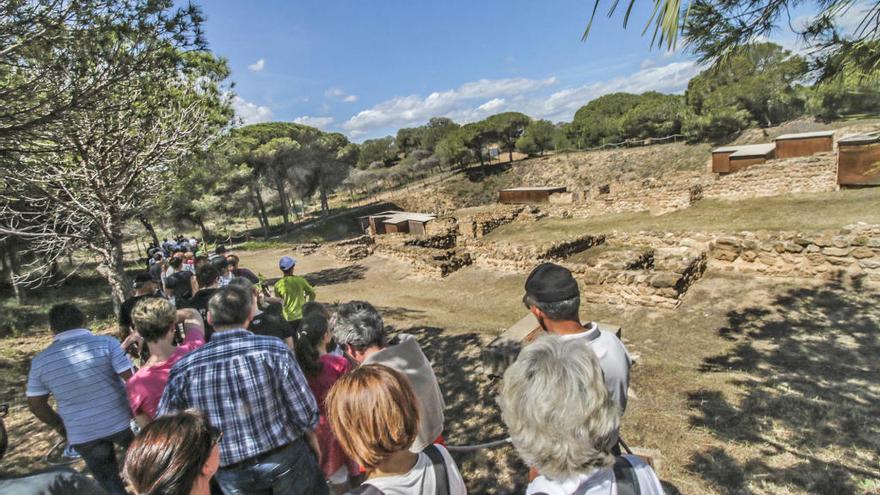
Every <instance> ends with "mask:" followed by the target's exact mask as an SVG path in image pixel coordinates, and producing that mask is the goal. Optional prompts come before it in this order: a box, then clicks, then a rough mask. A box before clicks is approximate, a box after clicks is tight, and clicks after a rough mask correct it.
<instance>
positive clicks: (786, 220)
mask: <svg viewBox="0 0 880 495" xmlns="http://www.w3.org/2000/svg"><path fill="white" fill-rule="evenodd" d="M856 222H865V223H870V224H878V223H880V189H877V188H866V189H848V190H842V191H837V192H828V193H816V194H798V195H791V196H777V197H773V198H755V199H748V200H743V201H721V200H702V201H699V202H697V203H696V204H695V205H694V206H692V207H690V208H687V209H684V210H679V211H674V212H672V213H667V214H665V215H660V216H652V215H651V214H650V213H648V212H638V213H620V214H615V215H603V216H599V217H591V218H577V219H558V218H552V219H545V220H541V221H538V222H534V223H512V224H508V225H504V226H502V227H500V228H498V229H497V230H495V231H493V232H492V233H490V234H489V235H488V236H486V240H490V241H495V242H511V243H521V242H524V243H529V242H535V241H540V242H551V241H554V240H558V239H564V238H568V237H571V236H574V235H579V234H585V233H596V234H601V233H605V232H612V231H618V232H639V231H657V232H689V231H690V232H694V231H700V232H707V231H711V232H737V231H742V230H759V229H763V230H786V231H800V232H816V231H820V230H826V229H838V228H841V227H843V226H845V225H849V224H853V223H856Z"/></svg>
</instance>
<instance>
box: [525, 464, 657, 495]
mask: <svg viewBox="0 0 880 495" xmlns="http://www.w3.org/2000/svg"><path fill="white" fill-rule="evenodd" d="M624 457H626V460H627V461H629V463H630V465H631V466H632V468H633V471H634V473H635V476H636V480H637V481H638V483H639V491H640V493H642V495H663V486H662V485H661V484H660V480H659V479H657V474H655V473H654V470H653V469H651V466H649V465H647V464H646V463H645V461H643V460H641V459H640V458H639V457H637V456H634V455H625V456H624ZM533 493H543V494H546V495H600V494H601V495H605V494H607V493H617V481H616V480H615V478H614V470H613V469H612V468H610V467H609V468H605V469H597V470H594V471H592V472H591V473H589V474H582V475H579V476H575V477H572V478H569V479H565V480H552V479H549V478H547V477H546V476H538V477H537V478H535V479H534V481H532V482H531V483H529V486H528V488H526V494H527V495H531V494H533Z"/></svg>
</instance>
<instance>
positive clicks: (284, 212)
mask: <svg viewBox="0 0 880 495" xmlns="http://www.w3.org/2000/svg"><path fill="white" fill-rule="evenodd" d="M275 190H276V191H278V201H280V202H281V217H282V218H283V219H284V232H287V231H288V230H290V211H289V210H290V206H289V203H288V202H287V191H286V190H285V188H284V182H283V181H282V180H280V179H275Z"/></svg>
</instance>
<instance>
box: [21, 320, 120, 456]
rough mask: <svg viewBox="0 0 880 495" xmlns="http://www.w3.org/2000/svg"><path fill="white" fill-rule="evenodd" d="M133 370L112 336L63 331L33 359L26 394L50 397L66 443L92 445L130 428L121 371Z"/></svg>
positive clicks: (88, 332)
mask: <svg viewBox="0 0 880 495" xmlns="http://www.w3.org/2000/svg"><path fill="white" fill-rule="evenodd" d="M131 368H132V365H131V361H130V360H129V359H128V356H126V355H125V352H124V351H123V350H122V346H120V345H119V341H118V340H116V339H114V338H113V337H108V336H105V335H94V334H92V332H90V331H89V330H87V329H84V328H79V329H74V330H67V331H65V332H61V333H59V334H57V335H55V339H54V340H53V341H52V343H51V344H50V345H49V347H47V348H46V349H45V350H44V351H43V352H41V353H39V354H37V356H36V357H34V359H33V361H32V362H31V370H30V373H29V374H28V384H27V392H26V393H27V396H28V397H41V396H45V395H52V396H54V397H55V401H56V402H57V403H58V414H59V415H60V416H61V420H62V421H63V422H64V429H65V430H66V431H67V440H68V442H70V444H71V445H78V444H82V443H86V442H91V441H92V440H98V439H100V438H104V437H108V436H110V435H113V434H115V433H119V432H120V431H123V430H125V429H126V428H128V425H129V421H131V414H130V412H129V408H128V399H127V397H126V395H125V385H124V384H123V382H122V379H121V378H120V377H119V373H123V372H125V371H128V370H130V369H131Z"/></svg>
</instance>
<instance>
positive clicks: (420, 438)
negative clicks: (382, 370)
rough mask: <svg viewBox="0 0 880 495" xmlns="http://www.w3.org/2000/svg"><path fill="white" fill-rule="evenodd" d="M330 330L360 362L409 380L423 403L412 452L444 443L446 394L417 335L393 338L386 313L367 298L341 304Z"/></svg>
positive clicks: (417, 398)
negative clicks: (387, 330)
mask: <svg viewBox="0 0 880 495" xmlns="http://www.w3.org/2000/svg"><path fill="white" fill-rule="evenodd" d="M330 329H331V330H332V331H333V338H334V339H336V343H337V344H339V345H340V346H342V348H343V349H344V350H345V352H346V353H348V355H349V356H351V357H352V358H353V359H354V360H355V361H357V362H358V363H360V364H384V365H385V366H388V367H389V368H393V369H395V370H397V371H399V372H401V373H403V375H404V376H406V377H407V378H408V379H409V382H410V385H412V388H413V391H414V392H415V394H416V400H417V401H418V403H419V434H418V435H417V436H416V439H415V441H414V442H413V444H412V446H411V447H410V451H411V452H415V453H418V452H421V451H423V450H425V448H426V447H428V446H429V445H431V444H433V443H435V442H436V441H441V442H442V437H441V435H442V434H443V408H444V407H445V404H444V402H443V394H441V393H440V385H439V384H438V383H437V377H436V376H435V375H434V370H433V368H431V363H430V361H428V358H427V357H426V356H425V354H424V353H423V352H422V348H421V347H419V343H418V341H417V340H416V338H415V337H413V336H412V335H407V334H399V335H397V336H396V337H395V338H394V339H393V340H392V341H389V340H388V336H387V335H386V333H385V325H384V323H383V322H382V316H381V315H380V314H379V312H378V311H376V308H374V307H373V305H372V304H370V303H368V302H365V301H351V302H347V303H343V304H340V305H339V308H338V309H337V311H336V314H334V315H333V317H331V318H330Z"/></svg>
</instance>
